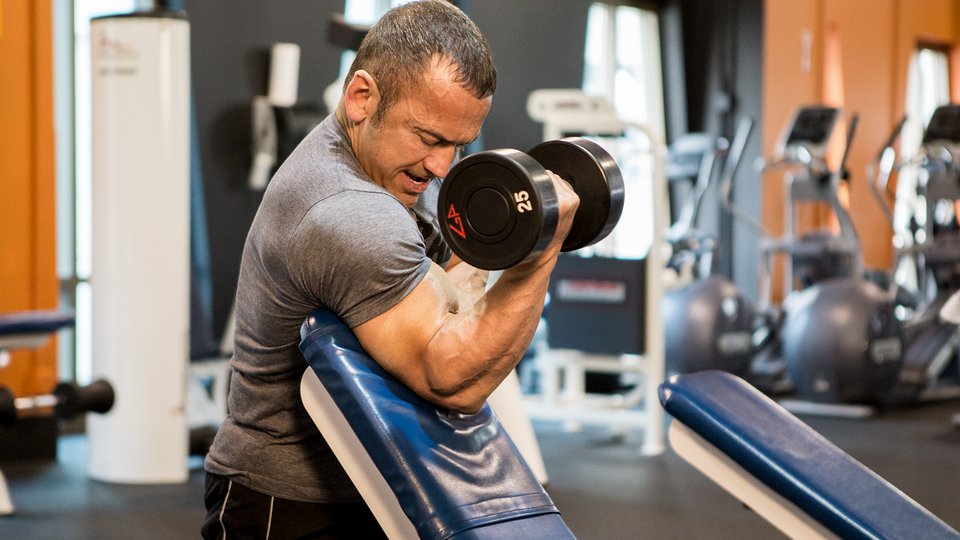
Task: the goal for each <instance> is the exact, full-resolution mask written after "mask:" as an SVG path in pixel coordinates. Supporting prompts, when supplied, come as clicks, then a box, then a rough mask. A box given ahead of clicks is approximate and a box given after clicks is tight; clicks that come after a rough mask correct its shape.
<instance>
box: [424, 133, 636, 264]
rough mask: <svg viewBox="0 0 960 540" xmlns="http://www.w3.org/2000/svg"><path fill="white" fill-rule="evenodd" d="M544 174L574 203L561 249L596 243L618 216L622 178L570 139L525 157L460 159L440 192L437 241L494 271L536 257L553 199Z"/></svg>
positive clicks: (550, 222) (554, 215) (606, 159)
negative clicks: (566, 186)
mask: <svg viewBox="0 0 960 540" xmlns="http://www.w3.org/2000/svg"><path fill="white" fill-rule="evenodd" d="M547 170H550V171H552V172H553V173H555V174H557V175H559V176H560V177H561V178H563V179H564V180H566V181H567V182H569V183H570V184H571V185H572V186H573V189H574V191H576V192H577V195H578V196H579V197H580V206H579V207H578V208H577V213H576V215H575V216H574V220H573V225H572V227H571V229H570V233H569V234H568V235H567V238H566V239H565V240H564V242H563V248H562V249H563V251H573V250H577V249H580V248H582V247H586V246H589V245H591V244H594V243H596V242H599V241H600V240H602V239H603V238H604V237H606V236H607V235H608V234H609V233H610V231H612V230H613V228H614V226H615V225H616V224H617V221H619V220H620V214H621V212H622V211H623V176H622V175H621V174H620V168H619V167H618V166H617V163H616V161H614V159H613V158H612V157H611V156H610V154H609V153H607V152H606V151H605V150H604V149H603V148H602V147H601V146H600V145H598V144H596V143H594V142H592V141H589V140H587V139H582V138H578V137H570V138H566V139H559V140H555V141H547V142H545V143H542V144H539V145H537V146H535V147H534V148H533V149H531V150H530V151H529V152H527V153H523V152H520V151H519V150H512V149H502V150H491V151H487V152H478V153H476V154H473V155H470V156H467V157H465V158H464V159H462V160H461V161H460V162H459V163H457V164H456V165H455V166H454V167H453V168H452V169H451V170H450V173H449V174H447V176H446V178H445V179H444V180H443V186H442V187H441V188H440V196H439V201H438V215H439V217H440V219H441V220H442V222H443V225H442V226H441V227H440V229H441V231H442V232H443V237H444V239H445V240H446V242H447V244H449V246H450V249H451V250H453V252H454V253H456V254H457V255H458V256H459V257H460V258H461V259H463V260H464V261H465V262H467V263H468V264H470V265H472V266H475V267H477V268H482V269H485V270H502V269H504V268H509V267H511V266H514V265H516V264H519V263H521V262H523V261H526V260H529V259H532V258H534V257H536V256H537V255H538V254H539V253H540V252H541V251H543V249H544V248H545V247H546V246H547V245H548V244H549V243H550V240H551V239H552V238H553V235H554V233H555V232H556V229H557V222H558V220H559V207H558V202H557V193H556V190H555V189H554V187H553V181H552V180H551V179H550V176H549V175H548V174H547V172H546V171H547Z"/></svg>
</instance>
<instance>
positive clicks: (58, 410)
mask: <svg viewBox="0 0 960 540" xmlns="http://www.w3.org/2000/svg"><path fill="white" fill-rule="evenodd" d="M113 400H114V394H113V386H112V385H111V384H110V383H108V382H107V381H104V380H98V381H94V382H92V383H90V384H88V385H87V386H80V385H78V384H76V383H60V384H58V385H57V386H56V388H54V389H53V393H51V394H41V395H37V396H25V397H19V398H15V397H14V396H13V392H11V391H10V389H9V388H7V387H5V386H0V426H9V425H10V424H12V423H14V422H16V420H17V417H19V416H20V412H21V411H31V410H35V409H39V408H43V407H53V410H54V414H55V415H56V416H57V417H58V418H72V417H74V416H76V415H78V414H80V413H83V412H94V413H101V414H102V413H105V412H107V411H109V410H110V409H111V408H112V407H113Z"/></svg>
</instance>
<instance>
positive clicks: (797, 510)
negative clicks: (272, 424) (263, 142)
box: [300, 310, 960, 540]
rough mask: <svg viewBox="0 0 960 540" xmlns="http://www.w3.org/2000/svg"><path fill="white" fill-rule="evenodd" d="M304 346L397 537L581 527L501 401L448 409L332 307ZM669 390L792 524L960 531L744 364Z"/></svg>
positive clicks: (685, 453)
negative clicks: (424, 395)
mask: <svg viewBox="0 0 960 540" xmlns="http://www.w3.org/2000/svg"><path fill="white" fill-rule="evenodd" d="M300 350H301V351H302V352H303V354H304V357H305V358H306V360H307V363H308V364H309V366H310V367H309V368H308V369H307V370H306V372H305V373H304V375H303V379H302V383H301V396H302V399H303V403H304V406H305V408H306V410H307V412H308V413H309V414H310V416H311V417H312V419H313V420H314V422H315V423H316V424H317V427H318V428H319V429H320V432H321V433H322V434H323V437H324V438H325V439H326V440H327V442H328V443H329V444H330V447H331V448H332V449H333V451H334V453H335V454H336V456H337V458H338V459H339V460H340V462H341V463H342V465H343V466H344V469H345V470H346V471H347V474H348V475H349V476H350V478H351V480H352V481H353V482H354V484H355V485H356V486H357V489H358V490H359V491H360V494H361V495H362V496H363V498H364V500H365V501H366V502H367V504H368V505H369V506H370V508H371V510H372V511H373V514H374V515H375V516H376V518H377V520H378V521H379V522H380V525H381V526H382V527H383V529H384V531H385V532H386V533H387V535H388V536H389V537H390V538H400V539H407V538H426V539H431V540H440V539H448V538H455V539H457V540H463V539H483V540H490V539H498V540H499V539H504V538H523V539H537V538H541V539H563V538H573V534H572V533H571V532H570V530H569V528H568V527H567V526H566V524H565V523H564V522H563V520H562V518H561V517H560V514H559V512H558V510H557V508H556V507H555V506H554V505H553V502H552V501H551V499H550V497H549V496H548V495H547V494H546V493H545V492H544V490H543V488H542V487H541V485H540V483H539V482H538V481H537V478H536V476H535V475H534V474H533V472H532V471H531V470H530V468H529V467H528V466H527V464H526V462H525V461H524V459H523V458H522V456H521V454H520V452H519V451H518V450H517V448H516V446H515V445H514V444H513V442H512V441H511V440H510V437H509V436H508V435H507V434H506V432H505V431H504V430H503V429H502V427H501V425H500V423H499V421H498V420H497V418H496V415H495V414H493V412H492V410H491V408H490V406H489V405H485V406H484V407H483V408H482V409H481V410H480V411H479V412H477V413H475V414H470V415H464V414H457V413H452V412H450V411H445V410H441V409H437V408H436V407H435V406H433V405H431V404H430V403H428V402H426V401H424V400H422V399H421V398H420V397H418V396H417V395H416V394H414V393H413V392H412V391H410V390H409V389H408V388H406V387H405V386H404V385H403V384H402V383H400V382H399V381H397V380H396V379H394V378H393V377H392V376H390V375H389V374H387V373H386V372H385V371H384V370H383V369H381V368H380V366H379V365H378V364H377V363H376V362H375V361H374V360H373V359H371V358H370V357H369V356H367V355H366V353H364V351H363V349H362V348H361V346H360V343H359V342H358V341H357V339H356V337H355V336H354V335H353V333H352V332H351V331H350V329H349V328H348V327H347V326H346V325H345V324H343V323H342V322H341V321H340V320H339V319H338V318H337V317H336V316H335V315H334V314H333V313H331V312H329V311H326V310H323V311H316V312H314V313H312V314H311V316H310V317H309V318H308V319H307V321H306V322H305V323H304V324H303V326H302V327H301V343H300ZM660 396H661V403H662V404H663V406H664V408H665V409H666V410H667V412H669V413H670V414H671V415H672V416H673V417H674V422H673V423H672V425H671V427H670V440H671V443H672V446H673V448H674V450H675V451H676V452H677V453H679V454H680V455H681V456H682V457H684V459H686V460H688V461H689V462H691V463H692V464H694V465H695V466H696V467H697V468H699V469H700V470H701V471H702V472H704V474H706V475H707V476H708V477H710V478H711V479H713V480H714V481H716V482H718V483H719V484H721V485H722V486H723V487H724V488H725V489H727V490H728V491H729V492H731V493H732V494H733V495H734V496H736V497H738V498H739V499H740V500H742V501H743V502H744V504H746V505H747V506H748V507H750V508H752V509H753V510H754V511H756V512H757V513H758V514H760V515H761V516H762V517H764V518H765V519H767V520H768V521H770V522H771V523H772V524H773V525H774V526H775V527H777V528H778V529H780V530H781V531H782V532H784V533H785V534H787V535H788V536H791V537H794V538H910V539H919V538H938V539H940V538H960V533H957V531H955V530H953V529H952V528H951V527H950V526H949V525H947V524H946V523H944V522H943V521H941V520H940V519H938V518H937V517H935V516H934V515H932V514H931V513H930V512H928V511H927V510H926V509H924V508H922V507H921V506H920V505H919V504H917V503H916V502H915V501H913V500H912V499H910V498H909V497H907V496H906V495H905V494H903V493H902V492H900V491H899V490H897V489H896V488H895V487H893V486H892V485H890V484H889V483H887V482H886V481H885V480H883V479H882V478H880V477H879V476H877V475H876V474H875V473H873V472H872V471H870V470H869V469H867V468H866V467H865V466H863V465H862V464H860V463H859V462H857V461H856V460H854V459H853V458H851V457H850V456H849V455H847V454H846V453H844V452H843V451H842V450H840V449H839V448H837V447H836V446H834V445H833V444H831V443H830V442H829V441H827V440H826V439H825V438H823V437H822V436H820V435H819V434H817V433H816V432H814V431H813V430H812V429H811V428H809V427H808V426H806V425H805V424H803V423H802V422H801V421H800V420H798V419H797V418H796V417H794V416H792V415H791V414H790V413H788V412H787V411H786V410H784V409H783V408H782V407H780V406H779V405H777V404H776V403H775V402H773V401H772V400H770V399H769V398H767V397H766V396H764V395H763V394H761V393H760V392H759V391H757V390H756V389H754V388H753V387H751V386H750V385H748V384H747V383H746V382H744V381H743V380H741V379H739V378H737V377H734V376H733V375H730V374H728V373H724V372H718V371H708V372H700V373H694V374H690V375H682V376H678V377H674V378H672V379H670V380H669V381H667V382H665V383H664V384H663V385H662V386H661V390H660Z"/></svg>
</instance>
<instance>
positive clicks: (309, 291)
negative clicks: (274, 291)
mask: <svg viewBox="0 0 960 540" xmlns="http://www.w3.org/2000/svg"><path fill="white" fill-rule="evenodd" d="M287 251H288V253H287V259H286V260H287V268H288V271H289V272H290V276H291V279H292V280H293V282H294V283H295V284H296V286H297V287H300V288H301V289H302V291H303V293H304V294H305V295H306V296H307V297H308V298H314V299H315V300H316V302H317V304H318V307H326V308H328V309H330V310H331V311H333V312H334V313H336V314H337V316H338V317H340V318H341V319H342V320H343V321H344V322H345V323H346V324H347V325H348V326H350V327H351V328H353V327H356V326H358V325H360V324H362V323H364V322H366V321H368V320H370V319H372V318H374V317H376V316H378V315H380V314H382V313H383V312H385V311H387V310H388V309H390V308H391V307H393V306H395V305H396V304H398V303H399V302H400V301H401V300H403V298H404V297H406V296H407V294H409V293H410V291H412V290H413V289H414V287H416V286H417V284H419V283H420V280H421V279H423V277H424V276H425V275H426V274H427V271H428V270H429V268H430V260H429V259H428V258H427V257H426V254H425V248H424V244H423V238H422V237H421V234H420V232H419V230H418V228H417V224H416V221H415V220H414V218H413V217H412V216H411V215H410V212H409V211H408V210H407V209H406V208H404V207H403V205H401V204H400V203H399V202H398V201H397V200H396V199H394V198H392V197H390V196H389V195H386V194H381V193H364V192H354V191H348V192H342V193H339V194H337V195H335V196H333V197H329V198H327V199H324V200H323V201H321V202H319V203H317V204H316V205H314V206H313V207H312V208H311V209H310V211H309V212H307V214H306V215H305V216H304V218H303V220H302V221H301V223H300V225H299V226H298V227H297V229H296V231H295V232H294V235H293V236H292V237H291V239H290V242H289V244H288V247H287Z"/></svg>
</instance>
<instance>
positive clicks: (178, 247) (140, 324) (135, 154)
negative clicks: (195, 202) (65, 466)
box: [87, 15, 190, 483]
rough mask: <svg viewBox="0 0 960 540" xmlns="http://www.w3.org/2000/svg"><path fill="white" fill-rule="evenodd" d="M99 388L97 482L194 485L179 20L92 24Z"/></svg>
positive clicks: (138, 18) (94, 419)
mask: <svg viewBox="0 0 960 540" xmlns="http://www.w3.org/2000/svg"><path fill="white" fill-rule="evenodd" d="M91 29H92V32H91V34H92V35H91V52H92V62H91V66H92V78H93V83H92V101H93V102H92V114H93V116H92V122H93V133H92V147H93V179H92V180H93V182H92V183H93V201H92V202H93V245H92V252H93V262H92V269H91V278H90V284H91V289H92V295H93V300H92V301H93V323H92V324H93V377H94V378H98V377H103V378H105V379H107V380H109V381H110V382H111V383H112V384H113V385H114V389H115V391H116V403H115V405H114V407H113V410H112V411H110V412H109V413H107V414H106V415H103V416H99V415H90V416H89V417H88V424H87V425H88V433H89V439H90V443H89V444H90V447H89V450H90V460H89V473H90V476H91V477H93V478H96V479H98V480H103V481H108V482H119V483H172V482H185V481H186V480H187V474H188V471H187V446H188V442H187V423H186V411H185V392H186V390H185V387H186V382H185V381H186V379H185V372H186V364H187V361H188V355H189V335H188V333H189V316H190V304H189V302H190V275H189V272H190V121H189V119H190V33H189V32H190V30H189V23H188V22H187V21H186V20H185V19H182V18H177V17H175V16H170V17H164V16H156V15H133V16H117V17H107V18H100V19H94V20H93V21H92V23H91Z"/></svg>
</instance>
